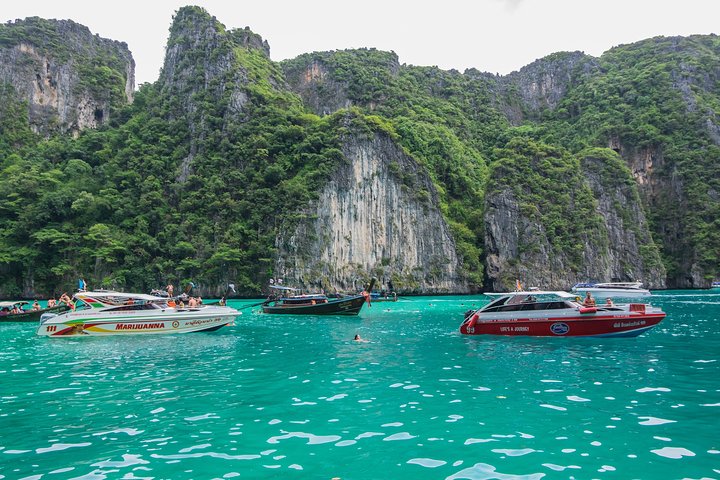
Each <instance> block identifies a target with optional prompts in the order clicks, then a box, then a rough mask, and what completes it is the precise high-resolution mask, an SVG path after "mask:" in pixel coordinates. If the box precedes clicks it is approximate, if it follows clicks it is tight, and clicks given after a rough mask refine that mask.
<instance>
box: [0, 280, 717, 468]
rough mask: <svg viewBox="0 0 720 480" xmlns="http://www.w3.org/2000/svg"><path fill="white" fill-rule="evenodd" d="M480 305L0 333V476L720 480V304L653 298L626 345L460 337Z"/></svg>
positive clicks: (699, 297)
mask: <svg viewBox="0 0 720 480" xmlns="http://www.w3.org/2000/svg"><path fill="white" fill-rule="evenodd" d="M485 302H486V301H485V300H484V299H483V298H482V297H437V298H431V297H415V298H408V299H402V300H401V301H399V302H397V303H375V304H373V305H372V307H371V308H369V309H367V308H366V307H365V308H363V311H362V312H361V314H360V316H359V317H356V318H352V317H291V316H272V315H263V314H259V313H254V312H252V310H251V309H245V310H243V315H242V316H240V317H239V318H238V320H237V325H236V326H235V327H231V328H225V329H221V330H219V331H217V332H213V333H199V334H189V335H178V336H132V337H125V338H78V339H70V338H62V339H60V338H58V339H51V338H40V337H36V336H35V334H34V327H35V325H34V324H0V345H2V348H1V349H0V478H8V479H17V478H32V479H40V478H42V479H64V478H83V479H104V478H154V479H160V478H163V479H183V478H195V479H204V478H235V477H238V478H299V479H306V478H312V479H314V478H318V479H331V478H335V477H338V478H341V479H391V478H392V479H397V478H409V479H423V478H428V479H435V478H469V479H490V478H498V479H536V478H578V479H586V478H613V479H626V478H648V479H661V478H695V479H698V478H720V416H719V415H720V291H718V290H715V291H714V292H713V291H705V292H698V291H694V292H688V291H674V292H672V291H671V292H663V293H662V294H660V295H658V296H654V297H652V303H653V304H656V305H659V306H661V307H662V308H663V309H664V310H665V311H666V312H667V313H668V317H667V318H666V319H665V320H664V321H663V322H662V323H661V324H660V325H659V326H658V327H656V328H655V329H653V330H651V331H650V332H648V333H645V334H644V335H642V336H640V337H637V338H621V339H587V338H586V339H577V338H505V337H487V336H485V337H483V336H478V337H466V336H462V335H460V334H459V333H458V327H459V325H460V323H461V321H462V318H463V312H464V311H465V310H467V309H469V308H470V306H471V304H475V305H476V306H477V305H481V304H484V303H485ZM252 303H255V302H253V301H238V302H233V303H232V306H235V307H236V308H237V307H243V306H247V305H250V304H252ZM356 333H359V334H360V335H361V336H362V337H363V338H365V339H367V340H368V342H363V343H361V342H354V341H352V338H353V336H354V335H355V334H356Z"/></svg>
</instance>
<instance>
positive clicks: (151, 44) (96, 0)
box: [0, 0, 720, 84]
mask: <svg viewBox="0 0 720 480" xmlns="http://www.w3.org/2000/svg"><path fill="white" fill-rule="evenodd" d="M184 5H200V6H202V7H205V9H206V10H208V12H209V13H210V14H211V15H214V16H216V17H217V19H218V20H219V21H220V22H221V23H223V24H224V25H225V26H226V27H228V28H242V27H245V26H249V27H250V29H251V30H252V31H254V32H255V33H258V34H260V35H262V37H263V38H264V39H265V40H267V41H268V42H269V43H270V56H271V58H272V59H273V60H276V61H278V60H284V59H286V58H293V57H295V56H297V55H299V54H301V53H308V52H313V51H318V50H321V51H324V50H336V49H345V48H360V47H375V48H378V49H380V50H393V51H395V52H396V53H397V54H398V56H399V57H400V62H401V63H408V64H412V65H437V66H439V67H440V68H443V69H451V68H455V69H457V70H460V71H463V70H465V69H466V68H470V67H474V68H477V69H478V70H481V71H486V72H491V73H500V74H506V73H509V72H511V71H513V70H518V69H519V68H520V67H522V66H523V65H527V64H528V63H530V62H532V61H533V60H536V59H538V58H541V57H543V56H545V55H548V54H550V53H553V52H558V51H568V50H569V51H574V50H581V51H584V52H585V53H588V54H590V55H594V56H599V55H600V54H602V52H604V51H606V50H608V49H609V48H611V47H613V46H615V45H619V44H624V43H631V42H635V41H637V40H642V39H644V38H648V37H653V36H656V35H690V34H695V33H701V34H708V33H719V32H718V30H720V0H673V1H671V0H466V1H461V0H442V1H438V0H434V1H428V0H416V1H393V0H362V1H353V2H349V1H343V0H304V1H299V0H248V1H237V0H235V1H233V0H195V1H191V0H144V1H139V0H123V1H112V2H108V1H103V0H64V1H60V0H29V1H22V2H18V1H13V2H3V5H2V8H0V21H2V22H6V21H8V20H15V19H17V18H25V17H29V16H39V17H43V18H57V19H68V18H69V19H72V20H74V21H76V22H78V23H81V24H83V25H86V26H87V27H89V28H90V30H91V31H92V32H93V33H97V34H99V35H100V36H101V37H106V38H111V39H113V40H120V41H124V42H126V43H127V44H128V46H129V47H130V50H131V51H132V54H133V57H134V58H135V63H136V71H135V75H136V83H137V84H140V83H143V82H153V81H155V80H156V79H157V77H158V73H159V71H160V67H161V66H162V62H163V57H164V54H165V43H166V41H167V36H168V29H169V28H170V24H171V22H172V16H173V14H174V13H175V11H176V10H177V9H178V8H180V7H181V6H184Z"/></svg>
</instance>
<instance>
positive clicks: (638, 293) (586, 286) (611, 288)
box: [572, 282, 652, 298]
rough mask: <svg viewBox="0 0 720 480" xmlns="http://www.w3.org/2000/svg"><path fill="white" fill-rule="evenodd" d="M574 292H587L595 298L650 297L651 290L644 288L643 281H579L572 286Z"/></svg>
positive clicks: (583, 293) (579, 293)
mask: <svg viewBox="0 0 720 480" xmlns="http://www.w3.org/2000/svg"><path fill="white" fill-rule="evenodd" d="M572 291H573V293H577V294H578V295H585V294H586V293H587V292H590V294H591V295H592V296H593V297H595V298H607V297H620V298H627V297H649V296H650V295H652V294H651V293H650V290H648V289H646V288H643V285H642V282H608V283H578V284H577V285H575V286H574V287H572Z"/></svg>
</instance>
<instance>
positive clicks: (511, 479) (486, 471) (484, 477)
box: [447, 463, 545, 480]
mask: <svg viewBox="0 0 720 480" xmlns="http://www.w3.org/2000/svg"><path fill="white" fill-rule="evenodd" d="M544 476H545V474H544V473H529V474H526V475H513V474H507V473H500V472H498V471H497V470H496V468H495V467H494V466H492V465H488V464H487V463H476V464H475V465H473V466H472V467H468V468H465V469H463V470H460V471H459V472H457V473H455V474H453V475H450V476H449V477H447V480H454V479H469V480H488V479H491V478H493V479H498V480H540V479H541V478H543V477H544Z"/></svg>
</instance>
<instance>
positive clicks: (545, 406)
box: [540, 403, 567, 412]
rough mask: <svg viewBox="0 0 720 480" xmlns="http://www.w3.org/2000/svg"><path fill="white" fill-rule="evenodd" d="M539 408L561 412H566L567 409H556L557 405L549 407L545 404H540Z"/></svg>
mask: <svg viewBox="0 0 720 480" xmlns="http://www.w3.org/2000/svg"><path fill="white" fill-rule="evenodd" d="M540 406H541V407H543V408H549V409H551V410H559V411H561V412H566V411H567V408H565V407H558V406H557V405H549V404H547V403H542V404H540Z"/></svg>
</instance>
